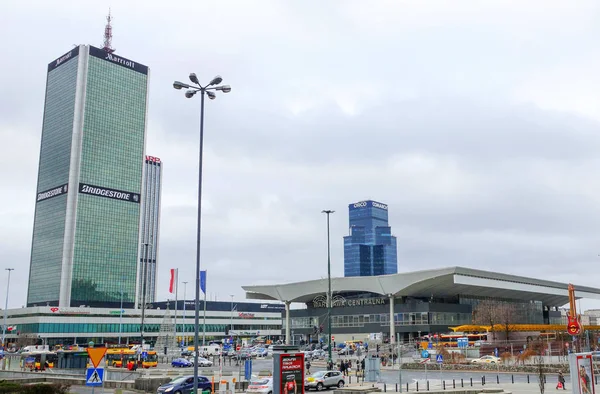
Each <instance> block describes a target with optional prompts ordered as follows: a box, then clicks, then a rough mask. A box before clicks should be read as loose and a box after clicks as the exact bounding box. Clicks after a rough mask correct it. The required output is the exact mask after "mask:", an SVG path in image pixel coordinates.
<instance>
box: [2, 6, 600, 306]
mask: <svg viewBox="0 0 600 394" xmlns="http://www.w3.org/2000/svg"><path fill="white" fill-rule="evenodd" d="M23 4H25V5H23ZM544 4H548V3H547V2H542V1H533V2H529V3H527V4H524V3H522V2H521V3H519V4H518V6H516V5H515V3H510V2H508V3H494V4H485V5H483V4H481V2H467V3H465V4H464V6H458V5H455V4H453V6H452V7H451V8H445V7H443V6H442V5H441V4H437V5H436V6H435V7H433V6H431V5H427V4H425V3H423V2H413V3H398V2H382V3H381V4H373V5H370V6H369V7H366V6H365V5H364V2H360V1H350V2H346V1H345V2H332V3H327V4H322V2H303V3H302V4H300V3H298V4H294V5H288V4H283V3H281V2H276V1H273V2H270V3H266V4H265V3H261V4H250V3H247V2H238V3H230V2H220V3H218V4H217V3H215V4H208V3H206V4H205V3H198V2H184V1H174V2H170V3H168V4H164V5H161V7H160V8H158V7H157V6H154V5H153V4H149V3H147V2H121V3H119V5H117V7H115V6H114V5H113V9H112V11H113V14H114V16H115V30H114V33H115V39H114V46H115V47H116V48H117V50H118V53H120V54H122V55H123V56H125V57H129V58H131V59H135V60H136V61H139V62H142V63H145V64H148V65H149V66H150V67H151V69H152V72H151V86H150V107H149V128H148V133H149V134H148V146H147V152H148V153H149V154H152V155H155V156H158V157H161V158H162V159H163V161H164V163H165V166H164V168H165V178H164V180H163V186H164V192H165V195H164V197H165V198H164V201H163V204H164V205H163V212H162V215H163V216H162V240H161V246H160V262H159V265H160V266H159V298H162V299H164V298H167V297H168V296H169V295H168V294H167V291H166V282H167V280H168V269H169V268H175V267H179V268H180V277H182V278H183V277H185V278H188V279H189V278H193V276H194V266H195V242H196V241H195V220H196V217H195V215H196V210H195V204H196V202H195V201H196V194H195V193H196V182H197V141H198V124H199V104H200V103H199V100H197V98H196V99H193V100H187V99H185V98H184V97H183V95H182V94H181V92H178V91H175V90H173V89H172V87H171V84H172V82H173V80H183V81H185V80H186V78H187V75H188V73H189V72H192V71H193V72H196V73H197V74H198V75H199V76H200V77H201V78H202V79H203V80H208V79H210V78H211V77H212V76H213V75H215V74H221V75H222V76H223V77H224V82H225V83H228V84H231V85H232V87H233V91H232V93H230V94H229V95H220V96H219V97H218V99H217V100H216V101H209V102H207V104H206V124H205V125H206V136H205V137H206V139H205V142H206V155H205V166H204V196H205V199H204V203H205V204H204V216H203V248H202V262H203V266H204V267H207V268H208V269H209V272H210V274H209V292H211V293H217V292H218V293H219V296H220V298H221V299H226V298H228V295H229V294H235V295H236V298H237V299H239V298H241V297H242V296H243V292H242V291H241V288H240V286H241V285H244V284H258V283H274V282H286V281H291V280H305V279H312V278H315V277H321V276H325V275H326V265H325V264H326V243H325V235H326V234H325V219H324V217H323V215H322V214H321V213H320V211H321V210H322V209H325V208H329V209H335V210H336V213H335V214H334V217H333V221H332V229H331V230H332V241H333V243H332V253H333V255H332V257H333V259H332V261H333V272H334V274H335V275H341V274H342V273H343V248H342V236H343V235H345V234H346V233H347V211H346V209H347V204H348V203H350V202H353V201H358V200H361V199H366V198H373V199H377V200H381V201H383V202H385V203H388V204H389V206H390V223H391V225H392V228H393V232H394V233H395V235H397V237H398V245H399V268H400V270H401V271H405V270H406V271H408V270H414V269H421V268H433V267H440V266H447V265H464V266H469V267H475V268H483V269H489V270H498V271H502V272H513V273H517V274H522V275H529V276H534V277H539V278H548V279H555V280H561V281H573V282H575V283H582V284H588V285H595V282H597V279H598V277H597V275H596V274H595V273H594V270H593V267H594V266H595V265H597V261H596V260H597V254H598V250H597V242H596V240H597V239H598V238H599V236H600V234H599V231H598V229H597V223H598V222H599V221H600V220H599V219H600V212H598V208H597V207H598V206H599V205H598V202H600V201H598V200H599V198H598V197H597V196H598V195H600V194H599V193H600V190H598V189H599V188H598V186H597V181H596V180H595V177H596V174H597V173H598V170H599V169H600V168H599V167H600V166H599V164H600V163H599V162H598V161H597V159H596V156H597V154H596V152H597V151H598V150H599V149H598V148H599V145H600V141H599V137H598V136H599V135H600V133H599V131H600V124H599V123H598V118H597V117H595V118H594V119H586V118H583V117H581V116H578V115H576V114H575V112H579V113H585V111H573V107H574V106H575V107H576V106H577V104H576V103H577V102H578V101H580V100H583V99H584V98H581V97H577V96H573V94H576V93H577V90H574V91H569V92H563V91H561V90H560V89H559V86H560V84H559V83H556V84H555V82H564V81H562V80H561V81H553V80H552V79H551V78H548V77H545V78H541V77H539V76H540V75H542V76H544V75H561V76H563V77H564V78H565V81H567V80H568V78H569V75H570V74H573V75H575V74H577V73H581V72H582V71H581V70H579V69H578V68H570V67H571V65H573V64H575V65H576V64H577V63H578V62H583V60H585V63H586V64H590V63H593V62H594V61H595V60H594V59H596V58H597V56H598V51H597V50H596V49H595V48H596V47H597V46H596V45H595V43H596V37H597V36H598V33H600V31H598V25H597V24H594V23H593V18H591V16H592V15H594V14H595V13H597V11H598V4H597V3H596V2H587V3H585V2H584V3H577V4H572V5H571V7H569V9H568V10H567V9H563V10H561V9H560V8H558V7H555V6H554V5H558V4H559V3H558V2H551V4H552V6H547V7H545V10H546V11H547V12H544V13H539V7H540V6H542V5H544ZM475 5H476V6H475ZM107 9H108V4H102V3H94V4H87V3H82V2H79V3H77V2H76V3H73V2H63V3H53V5H52V6H49V5H48V3H46V2H28V3H23V2H9V6H8V7H7V13H6V15H7V16H8V17H7V18H6V23H5V24H4V25H3V26H4V27H5V28H6V29H7V30H8V31H11V32H14V36H13V37H11V40H9V42H8V44H7V45H6V46H5V58H6V59H11V61H5V62H3V64H2V71H3V72H2V73H1V76H0V83H1V86H2V87H3V95H2V96H1V97H0V138H1V140H2V142H3V143H2V144H0V167H2V168H3V169H5V170H4V171H3V172H1V173H0V181H1V182H2V184H3V185H10V186H9V189H10V190H11V191H13V193H5V194H3V195H2V196H1V197H0V206H2V207H5V208H2V211H0V222H1V223H3V224H4V223H8V225H4V226H0V268H4V267H8V266H10V265H15V266H18V267H19V270H18V272H17V271H15V272H14V275H15V282H14V283H19V285H18V286H19V287H15V288H16V289H18V290H14V292H11V294H12V295H11V304H14V305H20V304H22V303H23V302H24V299H25V288H26V281H27V265H28V262H29V248H30V243H31V226H32V224H33V219H32V216H33V209H34V205H33V196H34V193H35V184H36V175H37V174H36V165H37V160H38V150H39V137H40V134H41V133H40V129H41V122H42V115H43V114H42V110H43V98H44V84H45V69H46V64H47V63H48V62H49V61H51V60H52V59H54V58H56V57H57V56H58V55H60V54H61V53H64V52H65V51H66V50H68V49H69V48H70V46H71V45H72V44H75V43H91V44H95V45H100V41H101V38H102V37H101V35H102V31H103V24H104V20H103V17H104V15H105V13H106V10H107ZM184 10H185V11H184ZM182 12H185V13H186V14H198V15H205V14H210V15H215V16H216V17H214V18H208V19H207V20H205V22H204V23H203V26H202V27H199V26H197V25H196V24H190V23H187V22H186V21H185V20H183V19H182V18H180V17H179V15H181V13H182ZM223 18H227V19H228V20H229V23H223ZM557 21H560V22H561V26H562V28H561V29H557V28H556V26H557V24H556V22H557ZM67 22H68V23H67ZM25 32H26V33H27V34H24V33H25ZM19 59H24V60H26V61H20V60H19ZM17 60H19V61H17ZM567 60H568V62H567ZM556 69H560V70H561V74H557V73H553V71H555V70H556ZM594 69H595V68H594V67H592V66H590V67H589V68H586V69H585V70H584V72H583V73H584V75H577V76H578V77H583V78H585V77H586V74H585V73H586V72H587V73H589V72H590V70H594ZM569 73H570V74H569ZM538 77H539V78H538ZM589 77H591V75H589ZM532 79H535V82H536V83H535V84H532V85H530V84H529V81H531V80H532ZM538 85H539V86H544V87H545V89H548V90H544V92H546V91H549V92H551V94H552V95H553V96H554V97H555V98H556V99H557V100H556V101H557V102H558V103H559V104H560V103H561V102H564V104H563V105H564V108H562V107H560V105H559V108H557V109H558V110H550V109H544V108H543V106H542V105H541V104H540V103H539V102H536V100H534V99H531V102H523V101H522V99H520V98H519V99H517V98H515V97H523V95H521V94H520V93H521V92H522V89H523V86H527V89H529V90H531V89H533V91H532V92H527V93H530V94H525V95H524V97H534V98H535V97H536V94H537V92H536V91H535V86H538ZM4 142H8V143H4ZM0 279H1V278H0ZM188 287H189V286H188ZM190 291H191V289H188V297H189V294H190V293H189V292H190Z"/></svg>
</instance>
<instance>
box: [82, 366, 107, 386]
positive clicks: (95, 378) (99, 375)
mask: <svg viewBox="0 0 600 394" xmlns="http://www.w3.org/2000/svg"><path fill="white" fill-rule="evenodd" d="M103 380H104V368H88V369H87V373H86V374H85V385H86V386H102V381H103Z"/></svg>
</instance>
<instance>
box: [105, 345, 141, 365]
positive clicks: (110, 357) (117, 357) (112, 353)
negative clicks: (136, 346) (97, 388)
mask: <svg viewBox="0 0 600 394" xmlns="http://www.w3.org/2000/svg"><path fill="white" fill-rule="evenodd" d="M104 357H105V362H106V365H107V366H109V367H115V368H122V367H123V366H126V365H127V363H128V362H129V361H134V362H135V361H137V354H136V353H135V351H133V350H130V349H129V348H111V349H106V355H105V356H104Z"/></svg>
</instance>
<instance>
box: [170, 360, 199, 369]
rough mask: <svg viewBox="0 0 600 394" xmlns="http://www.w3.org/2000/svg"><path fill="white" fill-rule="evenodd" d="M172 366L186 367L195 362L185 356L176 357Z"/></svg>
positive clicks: (191, 365)
mask: <svg viewBox="0 0 600 394" xmlns="http://www.w3.org/2000/svg"><path fill="white" fill-rule="evenodd" d="M171 366H172V367H173V368H186V367H193V366H194V363H192V362H190V361H189V360H188V359H185V358H176V359H175V360H173V361H171Z"/></svg>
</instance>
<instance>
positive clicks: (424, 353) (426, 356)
mask: <svg viewBox="0 0 600 394" xmlns="http://www.w3.org/2000/svg"><path fill="white" fill-rule="evenodd" d="M428 357H429V352H428V351H427V350H423V351H422V352H421V358H428Z"/></svg>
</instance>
